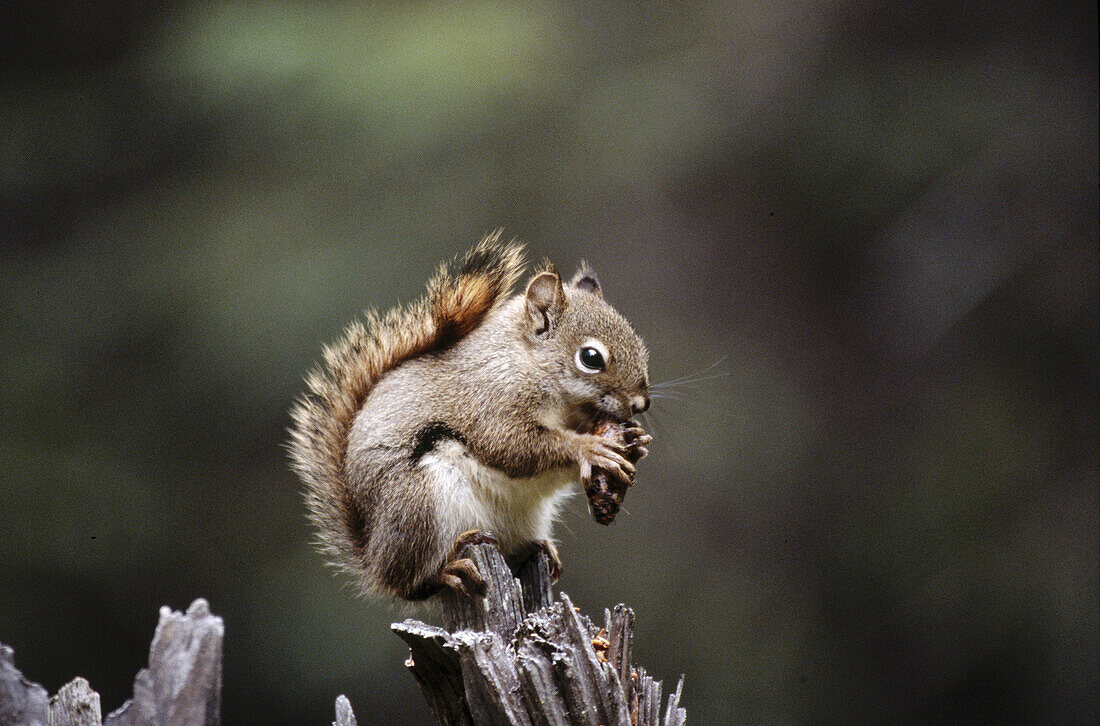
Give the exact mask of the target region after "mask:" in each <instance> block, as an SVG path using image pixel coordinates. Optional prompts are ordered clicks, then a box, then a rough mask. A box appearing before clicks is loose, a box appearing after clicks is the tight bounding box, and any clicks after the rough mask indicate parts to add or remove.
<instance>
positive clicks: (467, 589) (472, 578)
mask: <svg viewBox="0 0 1100 726" xmlns="http://www.w3.org/2000/svg"><path fill="white" fill-rule="evenodd" d="M439 582H440V584H441V585H443V586H444V587H446V588H449V589H451V590H454V591H455V592H456V593H458V594H459V595H462V596H463V597H484V596H485V590H486V587H487V586H486V584H485V578H483V577H482V576H481V573H480V572H478V571H477V565H475V564H474V561H473V560H471V559H470V558H468V557H463V558H460V559H457V560H450V561H449V562H446V563H444V565H443V567H442V569H440V571H439Z"/></svg>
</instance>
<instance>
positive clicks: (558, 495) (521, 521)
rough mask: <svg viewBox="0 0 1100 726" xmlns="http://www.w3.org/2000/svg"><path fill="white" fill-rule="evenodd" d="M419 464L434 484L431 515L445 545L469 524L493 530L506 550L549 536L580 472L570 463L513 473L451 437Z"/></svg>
mask: <svg viewBox="0 0 1100 726" xmlns="http://www.w3.org/2000/svg"><path fill="white" fill-rule="evenodd" d="M420 467H421V468H422V469H423V470H424V471H425V472H426V473H427V474H428V475H429V478H430V480H431V481H432V484H433V486H434V487H435V489H436V492H437V496H436V497H435V501H436V502H437V503H438V511H437V512H436V517H437V519H438V522H439V527H440V532H441V533H442V534H443V535H444V537H443V541H444V542H445V543H447V544H446V547H447V549H448V550H449V549H450V546H451V543H453V542H454V539H455V537H457V536H458V535H460V534H462V533H463V532H466V531H468V530H471V529H479V530H483V531H487V532H492V533H493V534H494V535H496V536H497V539H499V540H500V544H501V547H502V548H503V549H504V550H505V551H508V550H510V549H512V548H513V547H515V546H518V545H521V544H524V543H527V542H532V541H535V540H541V539H550V532H551V529H552V528H553V524H554V520H555V519H557V515H558V510H559V508H560V507H561V505H562V503H563V501H564V500H565V499H566V498H567V497H568V496H569V495H570V494H571V493H572V492H571V485H574V484H575V483H576V482H577V479H578V475H579V472H578V471H577V467H575V466H574V467H567V468H563V469H554V470H552V471H548V472H545V473H543V474H539V475H538V476H533V477H529V478H526V479H512V478H511V477H509V476H507V475H505V474H504V472H502V471H500V470H498V469H493V468H491V467H488V466H486V465H485V464H482V463H481V462H480V461H478V460H477V459H476V458H474V457H473V455H472V454H470V453H469V451H467V450H466V447H465V446H463V445H462V444H461V443H459V442H457V441H454V440H449V441H441V442H440V443H439V444H438V445H437V446H436V447H435V448H434V449H433V450H432V451H431V452H429V453H427V454H425V455H424V456H423V457H422V458H421V459H420Z"/></svg>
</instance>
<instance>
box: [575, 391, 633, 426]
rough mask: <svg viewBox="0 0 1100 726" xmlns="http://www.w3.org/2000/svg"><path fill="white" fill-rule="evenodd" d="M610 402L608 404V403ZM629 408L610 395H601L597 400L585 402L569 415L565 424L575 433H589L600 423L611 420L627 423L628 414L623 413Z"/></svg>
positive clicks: (628, 419)
mask: <svg viewBox="0 0 1100 726" xmlns="http://www.w3.org/2000/svg"><path fill="white" fill-rule="evenodd" d="M608 404H610V406H609V405H608ZM623 409H626V411H629V408H628V407H627V406H626V405H625V404H623V403H622V402H620V401H619V400H618V399H616V398H613V397H612V396H610V395H607V396H603V397H602V398H601V399H600V400H599V401H598V402H596V403H593V404H587V405H585V406H583V407H581V408H580V409H578V410H577V411H576V412H574V414H573V415H572V416H570V417H569V420H568V421H567V425H568V426H569V427H570V428H572V429H573V430H575V431H576V432H577V433H581V434H590V433H592V431H593V430H594V429H595V428H596V427H597V426H599V425H600V424H602V423H605V422H607V421H611V422H614V423H618V424H625V423H629V421H630V415H629V413H627V415H625V416H624V415H623V413H624V411H623Z"/></svg>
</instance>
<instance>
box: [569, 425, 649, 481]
mask: <svg viewBox="0 0 1100 726" xmlns="http://www.w3.org/2000/svg"><path fill="white" fill-rule="evenodd" d="M577 444H578V449H579V455H578V457H577V459H578V461H579V462H580V466H581V481H588V480H590V479H591V478H592V470H593V469H596V468H598V469H603V470H604V471H606V472H607V473H609V474H610V475H611V476H613V477H615V478H616V479H619V480H620V481H624V482H630V481H632V480H633V478H634V464H633V463H632V462H631V461H630V460H629V458H628V456H629V448H628V446H627V444H625V443H622V442H619V441H616V440H608V439H606V438H604V437H602V436H596V435H595V434H578V435H577ZM643 456H644V454H643ZM638 458H641V456H639V457H638Z"/></svg>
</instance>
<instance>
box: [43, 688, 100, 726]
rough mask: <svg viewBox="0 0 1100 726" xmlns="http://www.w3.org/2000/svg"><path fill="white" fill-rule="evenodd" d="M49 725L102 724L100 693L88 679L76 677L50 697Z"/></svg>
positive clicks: (86, 725) (95, 725) (83, 725)
mask: <svg viewBox="0 0 1100 726" xmlns="http://www.w3.org/2000/svg"><path fill="white" fill-rule="evenodd" d="M47 723H48V724H49V726H102V725H103V712H102V711H100V709H99V694H98V693H96V692H95V691H93V690H92V687H91V686H89V685H88V681H86V680H84V679H83V678H74V679H73V680H71V681H69V682H68V683H66V684H65V685H64V686H62V687H61V690H60V691H58V692H57V695H56V696H54V697H53V698H51V699H50V714H49V718H48V719H47Z"/></svg>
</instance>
